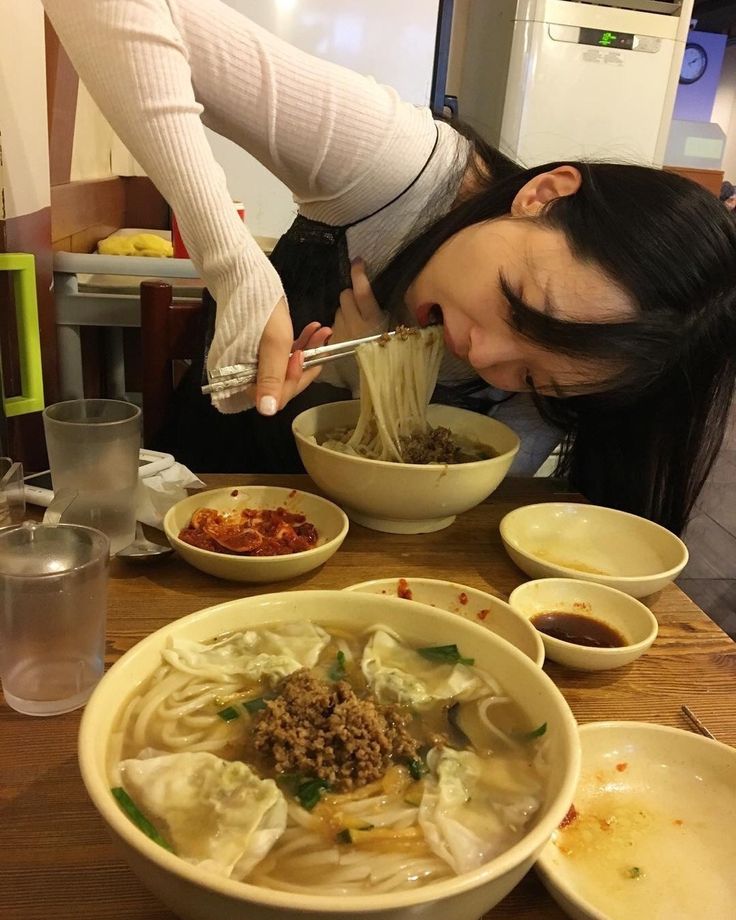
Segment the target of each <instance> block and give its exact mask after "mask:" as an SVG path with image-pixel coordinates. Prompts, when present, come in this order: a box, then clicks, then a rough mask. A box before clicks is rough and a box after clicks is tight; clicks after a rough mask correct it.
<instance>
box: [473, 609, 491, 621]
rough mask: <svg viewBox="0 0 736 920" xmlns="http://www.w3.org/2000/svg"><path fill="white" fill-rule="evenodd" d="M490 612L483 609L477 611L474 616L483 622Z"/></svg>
mask: <svg viewBox="0 0 736 920" xmlns="http://www.w3.org/2000/svg"><path fill="white" fill-rule="evenodd" d="M490 612H491V611H490V610H489V609H488V607H484V608H483V610H479V611H478V613H477V614H476V616H477V617H478V619H479V620H485V618H486V617H487V616H488V614H489V613H490Z"/></svg>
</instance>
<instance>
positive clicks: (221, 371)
mask: <svg viewBox="0 0 736 920" xmlns="http://www.w3.org/2000/svg"><path fill="white" fill-rule="evenodd" d="M394 335H396V333H395V332H381V333H379V334H378V335H368V336H365V338H362V339H351V340H350V341H348V342H335V344H334V345H320V346H319V348H306V349H304V351H302V356H303V358H304V365H303V366H304V368H305V369H306V368H309V367H317V366H318V365H321V364H328V363H329V362H331V361H338V360H339V359H340V358H345V357H347V356H348V355H354V354H355V350H356V348H357V347H358V346H359V345H365V344H367V343H368V342H378V341H379V340H381V339H384V340H385V339H386V338H391V337H392V336H394ZM207 376H208V378H209V381H210V382H209V383H208V384H207V385H205V386H203V387H202V392H203V393H221V392H222V391H223V390H229V389H232V388H233V387H243V386H248V385H249V384H251V383H255V380H256V366H255V365H254V364H231V365H229V366H228V367H218V368H215V370H212V371H208V374H207Z"/></svg>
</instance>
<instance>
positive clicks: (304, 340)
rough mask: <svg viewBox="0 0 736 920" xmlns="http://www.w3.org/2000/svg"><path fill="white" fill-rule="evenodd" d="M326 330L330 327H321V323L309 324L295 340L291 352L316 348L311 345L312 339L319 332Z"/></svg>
mask: <svg viewBox="0 0 736 920" xmlns="http://www.w3.org/2000/svg"><path fill="white" fill-rule="evenodd" d="M326 328H328V327H326V326H321V325H320V324H319V323H309V324H308V325H307V326H305V327H304V328H303V329H302V331H301V332H300V333H299V337H298V338H296V339H294V344H293V345H292V347H291V350H292V351H302V350H303V349H305V348H316V347H317V346H316V345H312V344H310V339H311V337H312V336H313V335H314V334H315V333H317V332H319V331H320V329H326ZM320 344H322V343H320Z"/></svg>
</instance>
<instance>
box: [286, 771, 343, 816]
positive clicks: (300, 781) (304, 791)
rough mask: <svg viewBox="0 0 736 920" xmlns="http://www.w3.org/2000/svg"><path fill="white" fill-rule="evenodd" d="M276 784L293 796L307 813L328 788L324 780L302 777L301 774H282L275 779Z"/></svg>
mask: <svg viewBox="0 0 736 920" xmlns="http://www.w3.org/2000/svg"><path fill="white" fill-rule="evenodd" d="M276 782H277V783H278V784H279V785H280V786H283V787H284V788H285V790H286V791H287V792H288V793H289V794H290V795H293V796H294V798H295V799H296V800H297V801H298V802H299V804H300V805H301V806H302V808H306V810H307V811H311V810H312V809H313V808H314V806H315V805H316V804H317V802H319V800H320V799H321V798H322V793H323V792H327V790H328V789H329V788H330V784H329V783H328V782H327V781H326V780H324V779H319V778H315V777H313V776H304V775H302V774H301V773H282V774H281V775H280V776H277V777H276Z"/></svg>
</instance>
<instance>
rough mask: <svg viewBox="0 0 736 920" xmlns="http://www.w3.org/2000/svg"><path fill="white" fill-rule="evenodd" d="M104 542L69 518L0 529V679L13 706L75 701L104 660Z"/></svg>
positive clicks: (32, 710)
mask: <svg viewBox="0 0 736 920" xmlns="http://www.w3.org/2000/svg"><path fill="white" fill-rule="evenodd" d="M109 563H110V550H109V541H108V539H107V537H106V536H105V535H104V534H103V533H100V531H98V530H93V529H92V528H91V527H79V526H77V525H73V524H35V523H31V522H26V523H24V524H21V525H20V526H11V527H4V528H3V529H2V530H0V679H1V680H2V684H3V692H4V694H5V700H6V702H7V703H8V705H9V706H11V707H12V708H13V709H15V710H16V711H17V712H22V713H25V714H26V715H34V716H51V715H57V714H58V713H62V712H70V711H71V710H72V709H77V708H78V707H79V706H82V705H83V704H84V703H85V702H86V701H87V698H88V697H89V695H90V693H91V692H92V689H93V688H94V686H95V684H96V683H97V681H98V680H99V679H100V677H101V676H102V672H103V669H104V663H105V621H106V616H107V572H108V567H109Z"/></svg>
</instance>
